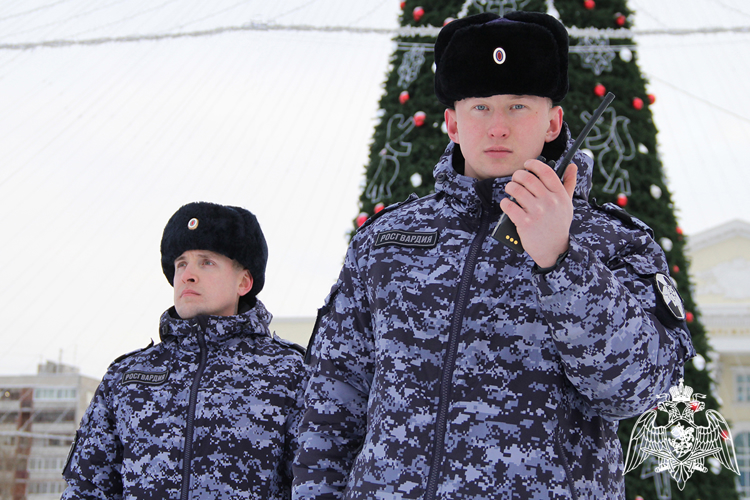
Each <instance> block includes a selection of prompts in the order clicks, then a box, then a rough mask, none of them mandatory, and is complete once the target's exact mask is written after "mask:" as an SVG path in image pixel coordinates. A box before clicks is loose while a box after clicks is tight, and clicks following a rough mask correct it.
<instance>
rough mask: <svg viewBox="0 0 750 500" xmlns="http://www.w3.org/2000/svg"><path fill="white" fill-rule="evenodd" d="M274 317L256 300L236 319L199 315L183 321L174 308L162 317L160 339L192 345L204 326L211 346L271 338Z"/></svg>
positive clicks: (237, 315)
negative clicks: (197, 333) (251, 336)
mask: <svg viewBox="0 0 750 500" xmlns="http://www.w3.org/2000/svg"><path fill="white" fill-rule="evenodd" d="M271 318H272V316H271V313H270V312H268V310H267V309H266V307H265V306H264V305H263V303H262V302H261V301H260V300H256V303H255V306H254V307H252V308H250V309H247V310H245V311H243V312H241V313H239V314H236V315H234V316H198V317H195V318H191V319H187V320H186V319H182V318H180V317H179V316H178V315H177V312H176V311H175V308H174V306H172V307H170V308H169V309H168V310H166V311H165V312H164V314H162V315H161V319H160V320H159V336H160V338H161V340H162V342H164V341H166V340H168V339H170V338H171V339H177V340H178V341H180V342H181V343H185V342H190V343H192V342H194V341H195V339H196V336H195V335H194V333H195V332H196V328H201V327H204V331H203V334H204V338H205V340H206V343H207V344H209V345H210V344H222V343H224V342H227V341H228V340H230V339H233V338H238V337H243V336H249V335H260V336H266V337H270V336H271V332H270V330H269V328H268V324H269V323H270V322H271Z"/></svg>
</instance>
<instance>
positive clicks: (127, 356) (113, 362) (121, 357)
mask: <svg viewBox="0 0 750 500" xmlns="http://www.w3.org/2000/svg"><path fill="white" fill-rule="evenodd" d="M152 347H154V341H153V339H152V340H151V342H150V343H149V344H148V345H147V346H146V347H141V348H140V349H136V350H135V351H131V352H128V353H125V354H123V355H122V356H120V357H118V358H117V359H115V360H114V361H112V364H113V365H114V364H115V363H119V362H120V361H122V360H123V359H125V358H129V357H130V356H133V355H135V354H138V353H139V352H142V351H145V350H146V349H150V348H152Z"/></svg>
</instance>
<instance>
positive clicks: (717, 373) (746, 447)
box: [686, 221, 750, 499]
mask: <svg viewBox="0 0 750 500" xmlns="http://www.w3.org/2000/svg"><path fill="white" fill-rule="evenodd" d="M686 254H687V255H688V256H689V257H690V259H691V261H692V264H691V277H692V279H693V283H694V285H695V293H694V294H693V298H694V299H695V302H696V303H697V304H698V308H699V310H700V312H701V322H702V323H703V326H704V327H705V328H706V333H707V337H708V341H709V343H710V345H711V347H712V348H713V349H714V353H713V354H712V359H711V363H710V366H711V368H712V370H713V376H714V380H715V381H716V386H717V387H716V389H717V393H718V396H719V398H720V400H721V404H722V407H721V414H722V415H723V416H724V418H726V419H727V421H728V422H729V424H730V426H731V429H732V436H733V437H734V443H735V447H736V450H735V451H736V452H737V462H738V464H739V466H740V472H741V475H740V476H739V477H738V478H737V491H738V492H739V494H740V498H743V499H750V223H748V222H744V221H732V222H728V223H726V224H722V225H721V226H718V227H715V228H713V229H709V230H707V231H704V232H702V233H699V234H696V235H694V236H691V237H690V239H689V241H688V245H687V248H686Z"/></svg>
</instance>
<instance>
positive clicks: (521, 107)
mask: <svg viewBox="0 0 750 500" xmlns="http://www.w3.org/2000/svg"><path fill="white" fill-rule="evenodd" d="M525 107H526V106H524V105H523V104H514V105H513V106H511V108H512V109H523V108H525Z"/></svg>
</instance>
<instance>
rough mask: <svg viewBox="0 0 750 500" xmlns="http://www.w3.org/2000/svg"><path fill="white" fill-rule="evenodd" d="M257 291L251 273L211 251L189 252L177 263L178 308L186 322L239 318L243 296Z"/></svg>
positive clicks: (175, 280) (175, 279)
mask: <svg viewBox="0 0 750 500" xmlns="http://www.w3.org/2000/svg"><path fill="white" fill-rule="evenodd" d="M252 287H253V278H252V276H251V275H250V272H249V271H248V270H247V269H242V268H241V267H240V265H239V264H237V263H236V262H235V261H233V260H232V259H230V258H229V257H226V256H224V255H221V254H219V253H216V252H211V251H209V250H188V251H186V252H185V253H183V254H182V255H180V256H179V257H177V259H175V261H174V306H175V309H176V310H177V314H179V315H180V317H181V318H182V319H190V318H193V317H195V316H197V315H199V314H207V315H211V316H232V315H234V314H237V307H238V304H239V300H240V296H242V295H245V294H246V293H247V292H249V291H250V289H252Z"/></svg>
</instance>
